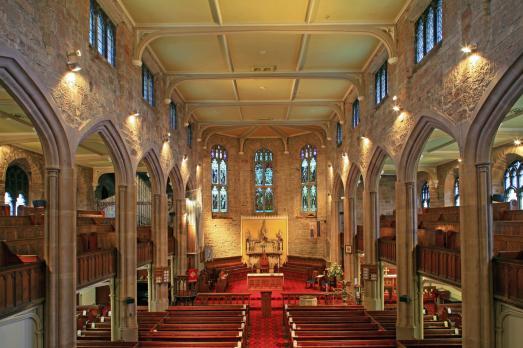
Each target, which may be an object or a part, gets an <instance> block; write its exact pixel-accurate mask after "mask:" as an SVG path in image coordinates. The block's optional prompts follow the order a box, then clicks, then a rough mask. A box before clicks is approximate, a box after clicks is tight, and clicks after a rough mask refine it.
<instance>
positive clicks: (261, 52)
mask: <svg viewBox="0 0 523 348" xmlns="http://www.w3.org/2000/svg"><path fill="white" fill-rule="evenodd" d="M258 53H260V54H261V55H263V54H267V50H260V51H259V52H258Z"/></svg>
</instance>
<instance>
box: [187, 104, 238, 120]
mask: <svg viewBox="0 0 523 348" xmlns="http://www.w3.org/2000/svg"><path fill="white" fill-rule="evenodd" d="M195 114H196V118H197V119H198V121H200V122H216V121H239V120H241V114H240V108H239V107H235V106H220V107H212V108H200V109H197V110H196V111H195Z"/></svg>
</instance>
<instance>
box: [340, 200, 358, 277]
mask: <svg viewBox="0 0 523 348" xmlns="http://www.w3.org/2000/svg"><path fill="white" fill-rule="evenodd" d="M344 203H345V204H344V209H345V212H344V213H343V216H344V218H345V219H346V220H345V231H344V233H345V241H346V243H348V244H350V245H351V246H352V254H349V255H345V269H346V270H348V277H349V278H347V279H348V280H350V282H351V284H352V286H353V287H354V286H355V285H358V286H359V285H360V271H359V269H360V265H359V259H358V252H357V246H356V231H357V225H358V223H357V221H356V197H349V198H348V199H347V198H346V199H345V202H344ZM355 280H356V281H355ZM355 283H357V284H355Z"/></svg>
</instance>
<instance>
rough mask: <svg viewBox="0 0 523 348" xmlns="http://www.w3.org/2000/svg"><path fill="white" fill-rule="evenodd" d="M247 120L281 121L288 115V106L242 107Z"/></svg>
mask: <svg viewBox="0 0 523 348" xmlns="http://www.w3.org/2000/svg"><path fill="white" fill-rule="evenodd" d="M241 109H242V115H243V118H244V119H245V120H264V121H272V120H281V119H283V118H284V117H285V115H286V114H287V107H286V106H276V105H275V106H242V108H241Z"/></svg>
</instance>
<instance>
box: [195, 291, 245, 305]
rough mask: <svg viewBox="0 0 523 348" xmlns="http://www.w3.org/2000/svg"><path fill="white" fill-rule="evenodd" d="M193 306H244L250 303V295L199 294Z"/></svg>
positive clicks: (225, 293) (226, 293)
mask: <svg viewBox="0 0 523 348" xmlns="http://www.w3.org/2000/svg"><path fill="white" fill-rule="evenodd" d="M194 303H195V304H198V305H217V304H220V305H223V304H246V305H250V303H251V294H250V293H228V292H222V293H220V292H208V293H207V292H206V293H204V292H200V293H198V295H197V296H196V300H195V301H194Z"/></svg>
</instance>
